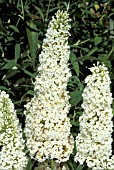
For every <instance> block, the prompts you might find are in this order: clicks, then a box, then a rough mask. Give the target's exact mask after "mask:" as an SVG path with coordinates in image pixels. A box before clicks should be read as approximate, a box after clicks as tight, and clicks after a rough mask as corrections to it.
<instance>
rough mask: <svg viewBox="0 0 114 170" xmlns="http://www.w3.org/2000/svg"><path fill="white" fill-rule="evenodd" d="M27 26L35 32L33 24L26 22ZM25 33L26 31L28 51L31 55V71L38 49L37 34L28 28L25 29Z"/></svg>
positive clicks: (35, 28)
mask: <svg viewBox="0 0 114 170" xmlns="http://www.w3.org/2000/svg"><path fill="white" fill-rule="evenodd" d="M27 25H28V26H29V27H30V28H32V29H34V30H37V27H36V25H35V24H34V23H33V22H27ZM26 31H27V37H28V43H29V49H30V54H31V64H32V67H33V70H35V59H36V53H37V49H38V32H35V31H31V30H30V29H29V28H28V27H26Z"/></svg>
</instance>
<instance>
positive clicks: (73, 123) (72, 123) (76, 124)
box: [70, 120, 79, 127]
mask: <svg viewBox="0 0 114 170" xmlns="http://www.w3.org/2000/svg"><path fill="white" fill-rule="evenodd" d="M70 123H71V125H74V126H76V127H79V122H74V121H73V120H71V121H70Z"/></svg>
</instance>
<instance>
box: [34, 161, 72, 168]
mask: <svg viewBox="0 0 114 170" xmlns="http://www.w3.org/2000/svg"><path fill="white" fill-rule="evenodd" d="M51 169H52V168H51V161H50V160H47V161H44V162H41V163H39V164H38V167H35V169H34V170H51ZM54 170H70V169H69V167H68V165H67V164H66V163H62V164H58V163H55V164H54Z"/></svg>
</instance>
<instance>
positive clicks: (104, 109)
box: [75, 63, 114, 170]
mask: <svg viewBox="0 0 114 170" xmlns="http://www.w3.org/2000/svg"><path fill="white" fill-rule="evenodd" d="M90 71H91V72H92V74H91V75H89V76H87V77H86V79H85V83H86V87H85V89H84V91H83V95H82V96H83V104H82V108H83V109H84V111H83V115H82V116H80V118H79V122H80V133H79V134H78V136H77V137H76V146H77V153H76V156H75V161H76V162H77V161H78V162H79V163H80V164H83V163H84V161H85V162H86V163H87V166H88V167H89V168H92V170H98V169H99V170H100V169H102V170H105V169H106V170H107V169H110V170H111V169H114V156H112V127H113V122H112V117H113V114H112V108H111V104H112V93H111V91H110V83H111V81H110V77H109V71H108V69H107V67H106V66H105V65H104V64H102V65H100V64H99V63H98V64H97V65H96V66H95V65H94V66H93V67H92V68H90Z"/></svg>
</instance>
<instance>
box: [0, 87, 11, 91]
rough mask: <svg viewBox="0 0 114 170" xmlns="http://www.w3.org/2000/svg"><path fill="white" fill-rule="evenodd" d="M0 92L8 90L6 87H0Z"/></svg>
mask: <svg viewBox="0 0 114 170" xmlns="http://www.w3.org/2000/svg"><path fill="white" fill-rule="evenodd" d="M0 90H5V91H8V90H9V89H7V88H6V87H4V86H0Z"/></svg>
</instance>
